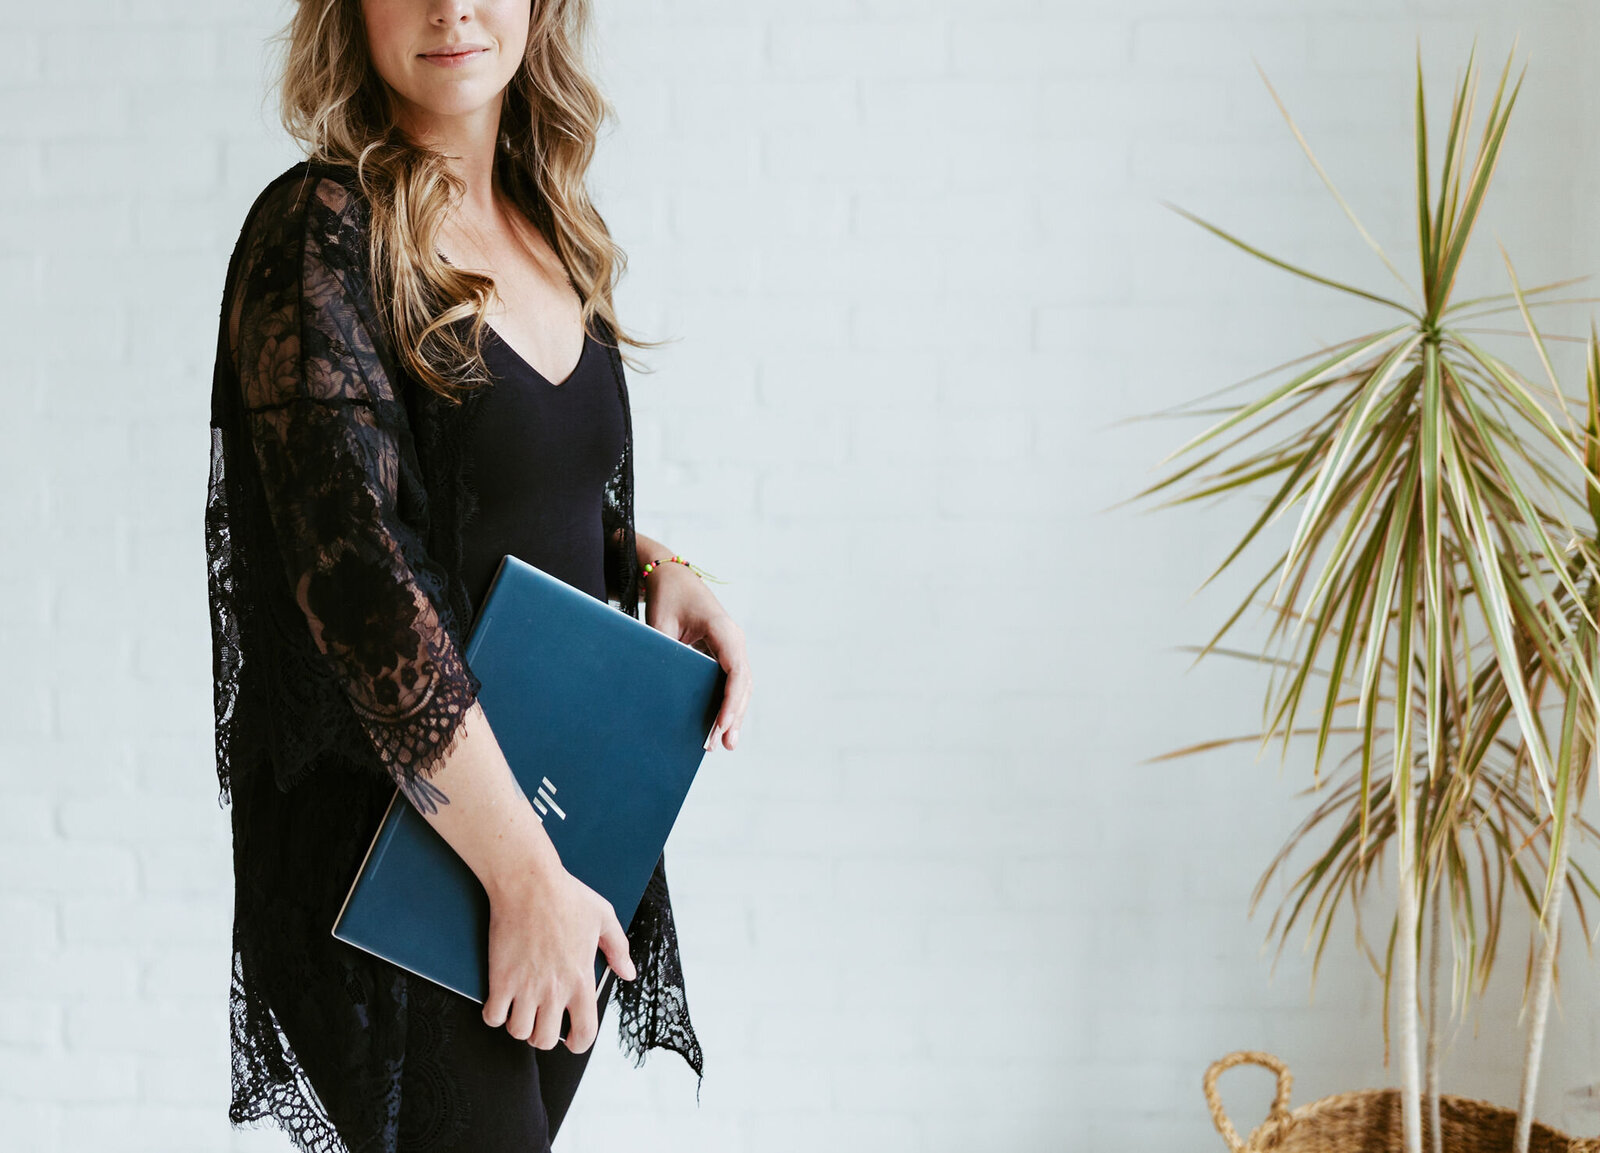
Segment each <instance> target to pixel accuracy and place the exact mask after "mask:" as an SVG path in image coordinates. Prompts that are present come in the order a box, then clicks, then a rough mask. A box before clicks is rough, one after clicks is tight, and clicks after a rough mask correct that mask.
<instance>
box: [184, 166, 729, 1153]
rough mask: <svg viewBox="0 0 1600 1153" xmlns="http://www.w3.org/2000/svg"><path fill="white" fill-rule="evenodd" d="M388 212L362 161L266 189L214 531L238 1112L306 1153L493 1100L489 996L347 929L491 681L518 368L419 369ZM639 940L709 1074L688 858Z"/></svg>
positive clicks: (653, 1004) (240, 327)
mask: <svg viewBox="0 0 1600 1153" xmlns="http://www.w3.org/2000/svg"><path fill="white" fill-rule="evenodd" d="M368 219H369V216H368V209H367V205H366V201H365V198H364V196H363V194H362V192H361V190H360V187H359V184H358V182H357V179H356V176H355V173H354V171H353V170H352V169H349V168H345V167H341V166H334V165H328V164H323V163H319V162H302V163H300V164H296V165H295V166H293V167H292V168H290V169H289V170H288V171H287V172H285V173H283V174H282V175H281V176H279V177H278V178H276V179H275V180H273V181H272V182H271V183H270V184H269V185H268V186H267V187H266V189H264V190H263V192H262V194H261V195H260V197H258V198H257V200H256V202H255V204H254V205H253V206H252V207H251V210H250V212H249V215H248V216H247V218H246V221H245V224H244V226H243V228H242V230H241V234H240V238H239V242H238V244H237V245H236V247H235V249H234V253H233V256H232V258H231V260H230V261H229V267H228V275H227V283H226V286H225V289H224V295H223V304H222V310H221V318H220V324H219V332H218V340H217V358H216V366H215V370H214V373H213V378H212V395H211V462H210V463H211V475H210V482H209V485H208V488H207V497H206V515H205V525H206V553H207V566H208V591H209V599H210V607H211V636H212V658H213V688H214V703H215V709H216V752H217V776H218V782H219V784H220V786H221V792H220V794H219V801H221V802H222V803H228V802H230V801H231V804H232V813H231V823H232V831H233V845H234V854H233V857H234V861H233V863H234V878H235V900H234V925H233V950H232V951H233V961H232V987H231V991H230V1016H231V1044H232V1056H233V1094H232V1100H231V1102H230V1106H229V1117H230V1119H231V1120H232V1121H233V1123H234V1124H235V1125H242V1124H246V1123H250V1122H253V1121H258V1120H260V1119H262V1118H267V1117H270V1118H271V1119H272V1120H273V1121H274V1122H275V1123H276V1124H278V1125H279V1126H281V1127H282V1128H284V1129H285V1130H286V1131H287V1132H288V1134H289V1136H290V1137H291V1139H292V1140H293V1141H294V1143H295V1145H296V1146H297V1147H298V1148H299V1149H301V1150H303V1151H306V1153H356V1151H360V1153H399V1151H400V1149H401V1147H402V1146H401V1143H400V1139H401V1132H402V1130H405V1131H406V1133H407V1135H408V1137H409V1136H411V1135H413V1134H415V1135H416V1136H417V1139H418V1140H422V1141H424V1144H423V1145H422V1146H418V1145H416V1144H415V1142H413V1144H412V1146H411V1148H410V1149H408V1150H407V1153H412V1150H413V1149H414V1150H416V1153H421V1149H422V1148H427V1149H429V1150H435V1149H436V1150H439V1151H440V1153H443V1151H444V1150H448V1149H451V1148H452V1147H453V1146H457V1145H459V1144H460V1140H461V1139H462V1136H463V1134H465V1133H468V1132H470V1126H471V1124H472V1122H471V1119H470V1117H468V1116H467V1113H469V1112H470V1110H464V1109H454V1108H451V1107H450V1106H449V1103H450V1102H452V1101H461V1100H465V1099H467V1098H468V1097H469V1096H470V1085H469V1083H468V1081H464V1080H463V1072H462V1070H461V1069H460V1068H459V1067H458V1065H457V1063H456V1062H455V1061H454V1060H453V1059H452V1058H450V1057H449V1056H448V1055H447V1054H448V1053H450V1052H452V1051H453V1049H452V1038H451V1037H450V1036H449V1033H450V1029H449V1024H448V1022H449V1020H450V1015H451V1011H452V1010H455V1018H456V1019H457V1020H460V1019H462V1017H461V1013H460V1009H461V1007H460V1006H452V1005H451V1004H450V1000H451V999H455V1000H459V1001H462V1002H463V1003H464V1004H465V1005H466V1006H467V1007H468V1008H469V1009H470V1010H471V1011H472V1013H473V1014H481V1009H480V1008H479V1007H477V1006H476V1004H475V1003H474V1002H471V1001H470V1000H468V999H465V998H460V997H458V996H457V995H456V994H454V993H450V992H448V991H446V990H443V989H440V988H439V987H438V986H435V985H433V984H432V983H431V982H428V981H425V980H423V979H421V978H416V977H413V976H412V975H411V974H408V973H407V972H405V971H404V970H403V969H400V968H398V967H396V966H394V965H392V964H390V963H388V962H386V961H383V960H381V959H379V958H376V957H373V956H372V955H371V954H368V953H366V952H363V951H361V950H359V949H356V948H354V947H352V946H348V945H345V944H344V943H343V942H340V941H337V940H335V939H334V938H333V937H332V935H331V933H330V929H331V927H332V924H333V920H334V917H335V915H336V914H337V912H338V909H339V906H340V904H341V903H342V901H343V899H344V894H345V892H346V890H347V889H348V887H349V884H350V882H351V880H352V879H353V878H354V875H355V871H356V869H357V868H358V866H359V864H360V861H361V857H362V854H363V853H364V852H365V851H366V848H367V845H368V844H369V842H370V841H371V838H372V834H373V833H374V831H375V830H376V828H377V824H378V821H379V819H380V818H381V816H382V812H383V809H384V807H385V806H386V805H387V804H388V802H389V800H390V799H391V798H392V797H393V795H394V791H395V785H396V783H398V784H399V785H400V787H401V788H402V789H403V790H404V791H405V792H406V794H407V796H408V797H409V798H410V800H411V802H412V803H414V804H417V805H418V806H419V807H424V808H426V807H427V806H429V805H431V804H433V803H434V802H433V801H432V799H431V797H430V792H429V785H428V776H429V773H430V772H431V771H432V769H433V768H434V767H436V766H437V765H438V763H439V762H440V760H441V759H442V757H443V756H444V755H445V754H446V752H447V751H448V749H449V748H450V745H451V742H452V740H453V739H454V737H455V736H456V735H457V734H458V732H459V730H460V725H461V721H462V719H463V717H464V716H465V715H466V712H467V710H468V708H469V707H470V706H471V705H472V704H473V703H474V701H475V700H476V696H477V692H478V689H479V687H480V686H479V683H478V680H477V678H476V677H475V676H473V674H472V670H471V669H470V668H469V667H468V665H467V663H466V661H465V659H464V657H463V656H462V651H463V647H464V641H465V631H466V627H467V625H468V623H469V622H470V620H471V615H472V611H473V608H474V603H475V602H474V600H473V597H472V595H471V593H470V592H469V589H468V585H467V582H466V580H465V578H464V576H463V569H462V562H463V557H464V555H465V552H466V548H467V546H468V545H469V544H470V543H472V528H471V526H472V524H473V514H474V511H475V505H476V494H475V493H474V492H473V488H472V484H471V482H470V479H469V478H468V477H467V476H466V475H465V462H466V458H467V456H468V451H467V450H468V445H469V435H470V431H471V424H472V417H473V415H474V414H475V413H476V412H477V410H478V406H479V404H480V402H481V401H482V400H483V399H484V397H485V396H486V395H487V394H492V393H493V392H494V391H495V390H496V388H497V387H498V386H491V387H489V388H488V389H484V390H479V392H477V393H474V394H472V395H471V396H469V397H468V398H467V400H466V401H465V402H464V403H462V404H459V405H457V404H452V403H451V402H449V401H446V400H444V399H443V398H440V397H439V396H437V394H435V393H433V392H432V391H431V390H429V389H427V388H424V387H422V386H421V385H420V384H418V383H417V382H416V381H415V380H414V379H413V378H412V377H411V376H410V375H409V373H408V372H407V371H406V370H405V369H404V368H403V366H402V365H401V363H400V361H399V358H398V356H397V355H396V350H395V349H394V347H393V346H392V344H391V342H390V340H389V338H388V335H387V332H386V329H385V326H384V324H383V323H382V317H381V315H380V312H379V310H378V308H377V307H376V305H375V303H374V302H375V301H377V300H382V299H387V296H386V295H385V292H386V290H385V289H384V287H383V286H381V285H378V284H375V283H374V281H373V270H372V269H370V268H369V267H368V264H367V233H366V228H367V221H368ZM600 328H601V330H602V331H601V334H600V339H601V343H600V344H599V345H598V351H597V349H589V350H588V352H589V356H590V360H591V363H601V364H604V363H607V362H608V363H609V364H610V367H611V372H612V374H613V379H614V382H615V392H614V395H615V398H616V402H617V404H618V406H619V407H620V411H621V418H622V429H623V436H622V440H621V442H620V443H621V449H620V452H619V453H617V454H616V455H615V457H614V460H615V464H614V467H613V468H612V469H611V470H610V473H609V475H608V476H607V477H606V478H605V480H604V484H603V486H602V492H603V496H602V499H601V503H600V508H599V510H598V512H599V516H600V519H601V533H602V537H603V539H602V542H601V553H602V571H603V584H602V585H601V586H600V587H599V588H598V589H596V588H594V587H590V591H592V592H599V593H601V594H609V595H610V596H611V597H614V598H615V599H616V600H617V602H618V604H619V606H620V607H621V609H622V610H623V611H625V612H628V613H629V614H630V615H634V616H637V615H638V611H639V606H638V597H639V577H638V567H639V566H638V558H637V555H636V553H635V546H634V539H633V503H632V502H633V472H632V428H631V418H630V415H629V410H628V395H627V386H626V381H625V377H624V375H623V371H622V362H621V357H620V355H619V353H618V350H617V349H616V347H615V346H614V345H613V344H612V343H610V340H611V334H610V333H609V331H606V330H605V326H604V325H603V323H602V324H601V325H600ZM602 351H603V354H604V355H601V354H600V353H601V352H602ZM560 387H563V388H564V387H565V385H562V386H560ZM591 391H593V392H598V391H601V390H599V389H593V390H591ZM610 443H611V444H612V445H613V446H614V445H615V444H616V442H615V441H612V442H610ZM591 548H592V540H591ZM497 559H498V558H497ZM535 563H537V562H535ZM591 563H592V558H591ZM541 567H542V566H541ZM585 571H587V572H591V573H592V570H590V569H586V570H585ZM584 579H585V581H586V582H588V581H591V580H592V577H591V576H586V577H585V578H584ZM603 704H604V702H597V706H599V707H603ZM628 940H629V949H630V954H631V956H632V958H633V960H634V963H635V965H636V967H637V968H638V971H639V978H638V979H637V980H635V981H620V982H614V986H615V987H614V990H613V992H612V997H613V998H614V999H615V1000H616V1002H617V1014H618V1019H619V1020H618V1025H619V1037H620V1040H621V1042H622V1044H623V1046H624V1048H626V1049H628V1050H629V1051H631V1052H632V1053H633V1054H634V1055H635V1057H636V1059H637V1060H638V1061H642V1060H643V1059H644V1056H645V1053H646V1052H647V1051H648V1050H649V1049H651V1048H671V1049H673V1050H674V1051H676V1052H678V1053H679V1054H680V1055H682V1056H683V1057H684V1059H685V1060H686V1061H687V1062H688V1063H689V1064H690V1065H691V1066H692V1067H693V1068H694V1069H695V1071H696V1073H697V1074H698V1073H700V1071H701V1060H702V1059H701V1052H700V1048H699V1044H698V1040H697V1039H696V1037H695V1034H694V1029H693V1026H692V1024H691V1023H690V1020H689V1016H688V1008H687V1003H686V1001H685V998H684V988H683V977H682V972H681V970H680V968H679V963H678V951H677V937H676V932H675V928H674V925H673V920H672V909H671V901H670V897H669V895H668V892H667V887H666V873H665V862H664V860H658V861H657V862H656V870H655V873H654V875H653V876H652V877H651V880H650V884H649V885H648V886H647V888H646V891H645V895H644V898H643V900H642V901H641V903H640V906H639V910H638V912H637V913H636V914H635V915H634V917H633V919H632V921H631V922H630V924H629V925H628ZM477 1024H478V1026H479V1028H481V1029H483V1030H485V1031H489V1032H492V1031H491V1030H489V1027H488V1026H485V1025H483V1024H482V1020H481V1015H480V1016H479V1017H478V1021H477ZM499 1031H500V1032H501V1033H504V1030H503V1028H502V1029H501V1030H499ZM505 1036H506V1038H507V1039H508V1040H510V1041H512V1042H514V1043H515V1044H517V1045H524V1046H525V1047H526V1048H527V1049H528V1051H529V1052H534V1053H540V1052H543V1051H539V1050H534V1049H532V1047H531V1046H526V1044H525V1043H524V1042H517V1041H516V1040H515V1038H511V1037H510V1035H509V1034H505ZM479 1039H480V1040H481V1039H482V1038H479ZM553 1052H561V1053H565V1052H566V1050H565V1049H564V1048H561V1047H558V1049H557V1050H555V1051H553ZM479 1071H480V1072H485V1071H484V1070H479ZM472 1076H473V1074H472V1073H471V1072H468V1073H467V1077H468V1078H469V1080H470V1078H471V1077H472ZM430 1099H431V1100H432V1101H434V1102H436V1103H439V1104H437V1105H433V1106H430V1105H429V1104H428V1101H429V1100H430ZM468 1147H470V1146H468Z"/></svg>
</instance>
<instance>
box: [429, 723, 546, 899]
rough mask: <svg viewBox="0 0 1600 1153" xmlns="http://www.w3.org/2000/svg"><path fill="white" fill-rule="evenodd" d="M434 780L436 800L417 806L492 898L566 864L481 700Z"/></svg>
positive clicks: (431, 788) (431, 789) (431, 784)
mask: <svg viewBox="0 0 1600 1153" xmlns="http://www.w3.org/2000/svg"><path fill="white" fill-rule="evenodd" d="M427 783H428V786H429V788H428V790H427V794H428V797H429V801H430V803H429V804H426V805H423V804H419V805H417V806H416V808H417V811H418V812H420V813H421V814H422V815H423V817H424V818H425V819H426V820H427V822H428V823H429V824H430V825H432V826H433V827H434V828H435V829H436V830H438V833H439V835H440V836H442V837H443V838H444V839H445V841H446V842H448V843H449V845H450V847H451V848H452V849H454V850H455V852H456V854H457V855H458V856H459V857H460V858H461V859H462V860H463V861H465V862H466V863H467V866H468V867H469V868H471V870H472V871H473V873H474V874H476V875H477V878H478V880H479V881H481V882H482V883H483V887H484V889H485V890H487V891H488V892H489V894H490V895H491V896H493V895H494V894H495V893H496V892H497V891H499V890H502V889H504V888H505V887H507V886H508V885H510V884H512V883H513V882H515V881H518V880H524V879H526V878H527V876H528V875H529V874H530V873H539V872H548V871H550V870H555V869H560V868H561V867H562V865H561V858H560V856H559V855H558V854H557V852H556V848H555V845H553V844H552V843H551V841H550V836H549V834H547V833H546V832H545V831H544V824H543V823H542V822H541V821H540V820H539V816H538V814H537V813H536V812H534V809H533V806H532V805H531V804H530V803H529V802H528V797H527V794H525V793H524V792H523V791H522V786H521V785H519V784H518V783H517V779H516V777H515V776H513V775H512V772H511V766H510V765H509V764H508V763H507V762H506V758H505V754H504V753H503V752H502V751H501V750H500V743H499V742H498V741H496V740H495V737H494V733H493V731H492V730H491V729H490V727H489V718H488V717H487V716H486V715H485V714H484V712H483V708H482V706H481V705H479V704H478V703H477V702H476V701H474V702H473V704H472V707H471V708H470V709H468V710H467V716H466V719H465V720H464V721H463V722H462V731H461V734H460V735H459V736H458V737H457V738H456V744H455V748H454V749H453V750H452V751H451V752H450V753H449V754H448V755H447V756H446V757H444V758H443V759H442V760H441V761H440V762H439V764H438V767H437V768H436V769H435V770H434V772H433V773H432V774H431V775H429V776H428V778H427ZM433 801H437V802H438V803H437V804H433V803H431V802H433ZM430 809H431V810H432V811H429V810H430Z"/></svg>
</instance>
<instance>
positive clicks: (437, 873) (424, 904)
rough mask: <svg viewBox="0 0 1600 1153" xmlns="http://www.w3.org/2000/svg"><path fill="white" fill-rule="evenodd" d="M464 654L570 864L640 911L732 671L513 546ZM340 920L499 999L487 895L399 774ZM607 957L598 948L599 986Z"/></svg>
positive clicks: (342, 927)
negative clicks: (400, 784) (522, 556)
mask: <svg viewBox="0 0 1600 1153" xmlns="http://www.w3.org/2000/svg"><path fill="white" fill-rule="evenodd" d="M466 659H467V664H468V665H469V666H471V668H472V671H473V673H474V674H476V676H477V677H478V680H479V682H480V684H481V688H480V690H479V694H478V700H479V703H480V704H481V705H482V707H483V711H484V715H485V716H487V717H488V718H489V724H490V727H491V728H493V730H494V734H495V737H496V739H497V740H498V741H499V743H500V748H501V750H502V751H503V752H504V753H505V756H506V760H507V761H508V762H509V763H510V765H511V771H512V773H513V774H514V775H515V776H516V778H517V781H518V783H519V784H520V785H521V786H522V791H523V793H524V795H526V796H527V798H528V801H529V803H530V804H531V805H532V806H533V808H534V811H535V812H536V813H538V815H539V818H540V820H541V821H542V822H543V824H544V828H545V831H546V832H547V833H548V834H549V835H550V840H551V841H552V843H554V845H555V847H556V851H557V852H558V853H559V854H560V856H561V863H562V865H563V866H564V867H565V868H566V870H567V871H568V872H569V873H571V874H572V875H573V876H575V877H577V878H578V879H579V880H580V881H582V882H583V883H584V884H586V885H588V886H589V887H590V888H592V889H594V890H595V891H596V892H597V893H599V894H600V895H601V896H602V897H604V898H606V900H608V901H610V902H611V905H612V907H613V908H614V909H615V910H616V912H617V919H618V920H620V921H621V922H622V924H623V925H624V926H627V925H628V923H629V922H630V921H631V920H632V919H633V915H634V913H635V912H636V911H637V910H638V907H639V901H640V900H641V899H642V898H643V896H644V890H645V885H646V884H647V883H648V882H649V880H650V875H651V873H652V872H653V871H654V870H655V864H656V860H657V858H658V857H660V855H661V851H662V848H663V846H664V845H665V844H666V841H667V835H668V834H669V833H670V832H671V831H672V826H673V823H674V822H675V821H676V820H677V817H678V812H679V810H680V809H681V808H682V807H683V802H684V798H685V797H686V796H687V795H688V792H689V786H690V784H691V783H693V781H694V776H695V773H696V771H697V770H698V769H699V767H700V762H701V760H702V758H703V757H704V756H705V748H704V745H705V740H706V737H707V736H708V735H709V734H710V732H711V726H712V724H713V723H715V721H716V716H717V711H718V709H719V708H720V706H721V703H722V696H723V692H724V685H725V683H726V678H727V674H726V673H725V672H724V671H723V669H722V668H721V666H720V665H718V663H717V662H716V661H715V660H713V659H712V658H711V657H709V656H707V655H706V654H705V653H703V652H701V651H700V650H699V649H696V648H692V647H690V646H689V645H686V644H683V643H682V642H681V641H678V640H675V639H674V638H672V637H669V636H667V635H666V634H665V633H663V632H660V631H659V630H657V629H654V628H651V627H650V626H649V625H648V624H646V623H644V622H643V621H642V620H639V619H637V618H635V617H632V616H630V615H628V614H627V613H625V612H623V611H621V610H620V609H618V608H616V607H615V606H613V605H611V604H609V603H607V602H605V601H601V600H599V599H598V598H596V597H593V596H590V595H589V594H588V593H586V592H584V591H583V590H582V589H579V588H575V587H574V586H572V585H569V584H567V583H566V582H565V581H562V580H560V579H558V578H556V577H553V576H551V575H550V574H548V573H546V572H544V571H542V570H540V569H538V568H535V567H534V566H533V565H530V564H528V563H526V562H525V561H522V560H519V559H517V558H516V557H514V556H510V555H507V556H506V557H505V558H504V559H502V560H501V562H500V567H499V569H498V570H497V571H496V573H495V577H494V582H493V583H492V584H491V585H490V587H489V592H488V593H487V594H486V595H485V597H484V599H483V603H482V605H481V607H480V608H479V610H478V614H477V616H476V618H474V620H473V623H472V629H471V632H470V635H469V637H468V641H467V651H466ZM333 935H334V936H335V937H337V938H338V939H339V940H341V941H344V942H347V943H348V944H351V945H354V946H356V947H357V948H360V949H364V950H366V951H367V952H369V953H374V954H376V955H377V956H379V957H382V958H384V959H385V960H388V961H390V962H392V963H394V964H396V965H398V966H400V967H401V968H403V969H407V970H409V971H410V972H412V973H415V974H417V975H418V976H420V977H425V978H427V979H428V980H430V981H434V982H436V983H438V984H440V985H443V986H444V987H445V988H447V989H453V990H454V991H455V992H457V993H460V994H461V995H462V996H465V997H470V998H472V999H473V1000H474V1001H478V1002H480V1003H482V1002H483V1001H485V1000H487V999H488V995H489V897H488V894H487V893H486V892H485V891H484V888H483V885H482V884H481V883H480V882H479V881H478V878H477V875H476V874H475V873H473V872H472V870H471V869H470V868H468V867H467V864H466V862H465V861H463V860H462V859H461V858H460V857H459V856H458V855H457V854H456V852H455V850H454V849H452V848H451V847H450V845H449V842H447V841H446V840H445V839H444V838H443V837H442V836H440V835H439V833H438V832H437V831H436V830H435V829H434V828H433V826H432V825H430V824H429V823H428V821H427V819H426V818H425V817H423V816H422V814H421V813H419V812H417V810H416V808H415V807H414V806H413V805H412V804H411V803H410V802H409V801H408V800H406V798H405V796H404V794H402V793H401V792H400V790H399V789H398V788H397V789H396V790H395V795H394V797H393V798H392V799H391V800H390V802H389V807H388V809H386V810H385V812H384V815H383V819H382V821H381V822H380V824H379V826H378V831H377V834H376V835H375V836H374V837H373V838H372V844H371V845H370V846H369V847H368V849H367V855H366V857H365V858H363V860H362V862H361V867H360V868H359V869H358V870H357V873H356V877H355V880H354V882H353V883H352V884H351V886H350V891H349V893H348V894H347V895H346V896H345V901H344V905H343V907H342V908H341V909H340V910H339V915H338V918H337V919H336V920H335V922H334V926H333ZM607 970H608V966H607V964H606V960H605V955H604V954H603V953H602V952H601V951H600V950H599V949H598V948H597V949H596V950H595V984H596V986H597V988H598V987H599V985H600V983H601V980H602V978H603V977H604V976H605V975H606V973H607Z"/></svg>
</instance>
